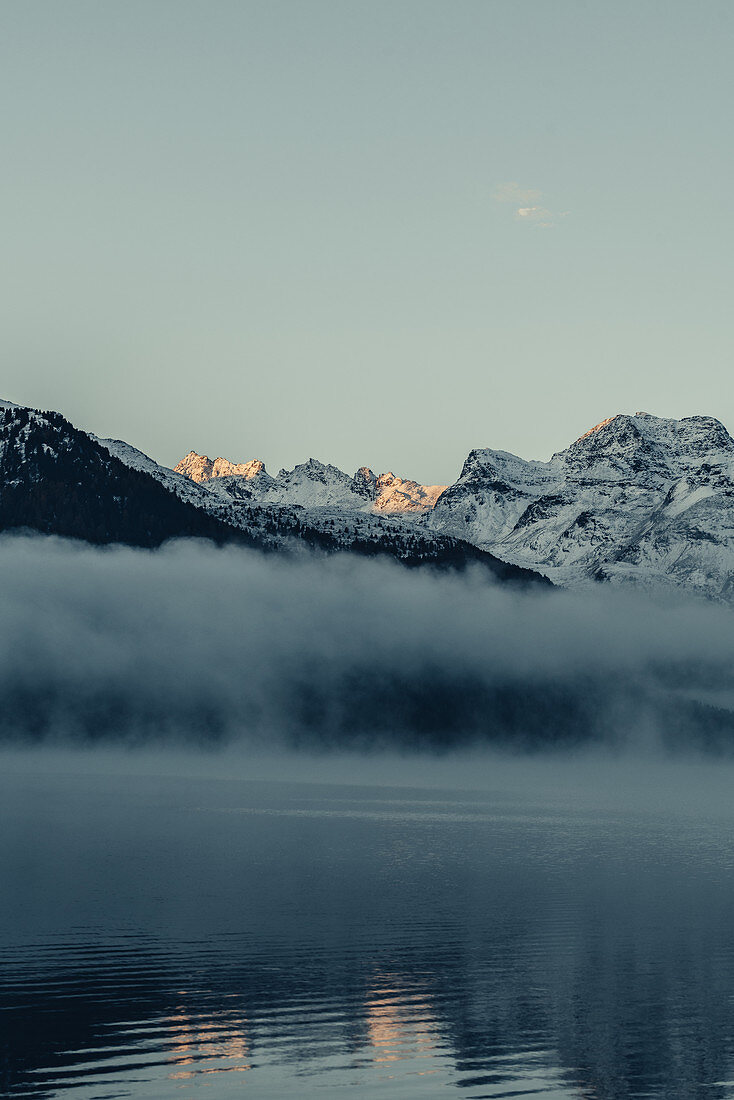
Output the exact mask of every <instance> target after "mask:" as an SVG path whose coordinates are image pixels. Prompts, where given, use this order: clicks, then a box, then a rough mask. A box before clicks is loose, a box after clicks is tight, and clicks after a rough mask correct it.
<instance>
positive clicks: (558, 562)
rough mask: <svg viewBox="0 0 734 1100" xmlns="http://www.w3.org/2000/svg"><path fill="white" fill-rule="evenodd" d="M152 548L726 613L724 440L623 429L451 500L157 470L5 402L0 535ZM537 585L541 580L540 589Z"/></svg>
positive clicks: (396, 483) (460, 488)
mask: <svg viewBox="0 0 734 1100" xmlns="http://www.w3.org/2000/svg"><path fill="white" fill-rule="evenodd" d="M19 527H25V528H31V529H34V530H39V531H44V532H46V533H55V534H60V535H66V536H70V537H77V538H84V539H87V540H88V541H91V542H98V543H105V542H124V543H128V544H130V545H142V546H153V545H159V544H160V543H161V542H162V541H165V539H167V538H171V537H180V536H189V537H190V536H201V537H206V538H210V539H213V540H214V541H217V542H225V541H236V542H240V543H242V544H245V545H249V546H254V547H259V548H261V549H265V550H289V551H291V552H292V551H293V550H294V549H297V548H298V547H300V546H305V547H308V548H309V549H311V550H317V551H321V552H332V551H336V550H349V551H352V552H357V553H361V554H369V555H375V554H384V555H388V556H391V557H394V558H397V559H398V560H401V561H403V562H404V563H405V564H408V565H421V564H431V565H441V566H451V567H460V568H461V567H464V566H465V565H467V564H470V563H478V564H481V565H482V566H483V567H484V568H486V569H487V570H488V571H489V572H490V573H492V575H493V576H494V577H495V578H496V579H498V580H503V581H521V582H528V581H531V582H535V583H543V580H544V579H545V578H547V579H548V580H551V581H553V582H554V583H556V584H559V585H561V586H563V587H570V588H578V587H584V586H588V585H592V584H594V583H595V582H599V581H606V582H610V583H612V584H623V585H637V586H642V587H644V588H646V589H651V590H661V589H662V590H673V591H675V590H681V591H686V592H690V593H695V594H698V595H702V596H706V597H708V598H712V599H715V600H719V601H723V602H732V600H734V440H732V438H731V436H730V435H729V434H728V432H727V431H726V429H725V428H724V426H723V425H722V424H721V423H720V422H719V421H718V420H716V419H714V418H713V417H708V416H692V417H686V418H684V419H681V420H672V419H665V418H661V417H656V416H651V415H650V414H648V413H636V414H634V415H627V414H619V415H617V416H613V417H611V418H610V419H608V420H604V421H603V422H602V423H601V424H598V425H596V426H595V427H594V428H592V429H590V430H589V431H587V432H585V433H584V434H583V435H581V436H580V437H579V438H578V439H577V440H576V441H575V442H573V443H572V444H571V445H570V446H569V447H567V448H566V449H565V450H563V451H560V452H558V453H557V454H554V455H553V456H552V457H551V458H550V459H549V460H548V461H547V462H539V461H526V460H524V459H521V458H518V457H517V456H515V455H512V454H509V453H508V452H505V451H500V450H494V449H491V448H482V449H477V450H473V451H471V452H470V453H469V455H468V457H467V459H466V461H465V463H464V466H463V468H462V470H461V474H460V476H459V478H458V480H457V481H456V482H454V483H453V484H452V485H448V486H442V485H422V484H420V483H418V482H415V481H410V480H406V479H403V478H401V477H397V476H395V475H394V474H393V473H382V474H375V473H374V472H373V471H372V470H371V469H370V468H369V467H367V466H363V467H361V468H360V469H359V470H357V471H356V472H355V474H354V475H349V474H347V473H345V472H343V471H342V470H340V469H338V468H337V467H336V466H332V465H327V464H324V463H322V462H319V461H316V460H315V459H309V460H308V461H307V462H304V463H302V464H300V465H297V466H296V467H295V468H294V469H293V470H281V471H280V472H279V473H278V474H277V475H276V476H272V475H271V474H269V473H268V472H267V470H266V468H265V465H264V463H263V462H261V461H260V460H258V459H246V460H245V461H242V462H231V461H229V460H228V459H224V458H221V457H218V458H216V459H214V460H212V459H210V458H208V457H207V456H206V455H202V454H199V453H197V452H196V451H190V452H189V453H188V454H187V455H186V457H185V458H184V459H182V461H181V462H180V463H179V464H178V465H177V466H176V467H175V469H169V468H168V467H165V466H162V465H160V464H159V463H157V462H155V461H154V460H153V459H151V458H149V457H148V456H147V455H145V454H143V453H142V452H141V451H138V450H136V449H135V448H134V447H132V446H130V445H129V444H128V443H125V442H123V441H120V440H111V439H99V438H97V437H96V436H93V435H89V434H87V433H85V432H82V431H80V430H79V429H76V428H74V427H73V426H72V425H71V424H70V423H69V422H68V421H67V420H65V419H64V418H63V417H62V416H61V415H60V414H59V413H56V412H41V411H39V410H31V409H27V408H24V407H20V406H17V405H12V404H11V403H9V402H2V403H0V529H8V528H19ZM545 583H547V580H546V581H545Z"/></svg>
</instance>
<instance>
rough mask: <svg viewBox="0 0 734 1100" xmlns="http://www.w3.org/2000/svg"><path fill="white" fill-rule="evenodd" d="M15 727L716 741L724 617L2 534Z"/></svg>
mask: <svg viewBox="0 0 734 1100" xmlns="http://www.w3.org/2000/svg"><path fill="white" fill-rule="evenodd" d="M0 568H1V569H2V575H3V578H4V584H3V586H2V590H1V591H0V616H1V617H2V622H3V626H4V629H3V632H2V635H1V636H0V691H1V692H2V698H3V708H2V712H1V713H0V736H1V737H2V739H3V740H6V741H10V742H12V743H16V744H17V743H18V742H24V741H25V742H32V743H37V742H39V741H52V742H55V743H59V742H68V743H73V744H79V743H93V742H94V743H96V742H100V741H101V742H105V743H108V744H116V743H123V744H141V743H142V744H149V743H151V742H156V743H159V742H170V743H178V744H183V743H188V744H192V743H194V744H201V745H208V746H213V745H221V744H228V743H231V742H239V743H246V744H250V745H259V746H261V747H269V746H270V747H272V746H274V745H275V746H278V745H290V746H293V745H300V746H302V747H322V748H326V749H330V748H339V747H355V746H356V747H364V748H370V749H375V748H381V749H382V748H393V749H394V748H415V747H421V748H432V749H436V750H440V751H447V750H449V749H452V748H455V747H457V746H461V745H467V744H482V743H489V744H497V745H505V746H508V747H512V748H520V749H527V748H532V749H538V748H547V747H560V748H566V749H567V748H570V747H575V746H580V745H585V744H588V743H601V744H605V745H609V746H617V747H628V748H629V747H631V748H637V749H639V748H640V747H642V746H645V747H647V748H654V747H655V746H660V747H665V749H666V750H671V749H673V750H675V751H677V752H681V751H689V750H690V751H700V750H713V751H717V752H721V753H725V754H728V753H730V751H731V745H732V744H734V670H733V666H732V661H731V655H732V652H734V617H733V616H732V614H731V611H730V610H729V609H727V608H724V607H719V606H716V605H715V604H711V603H702V602H700V603H693V602H684V601H683V600H681V601H680V602H678V603H674V602H668V603H666V604H661V603H655V602H653V601H652V600H651V599H650V598H648V597H647V596H645V594H644V593H641V592H634V591H632V592H619V591H613V590H608V589H605V588H604V586H601V585H599V586H596V588H592V589H589V590H588V591H585V592H582V593H577V594H570V593H567V592H563V591H561V590H558V589H550V588H549V589H548V590H547V591H537V590H529V591H526V592H522V591H518V590H516V589H513V588H507V587H504V586H501V585H492V584H491V583H488V581H487V577H486V574H484V573H482V572H473V571H472V570H471V569H469V570H467V572H466V573H464V574H459V575H457V574H451V573H439V572H437V571H434V570H431V569H421V570H409V569H406V568H404V567H402V566H399V565H396V564H395V563H392V562H389V561H369V560H364V559H360V558H357V557H352V556H349V555H340V556H337V557H334V558H324V557H318V556H312V555H307V554H305V553H303V554H300V555H299V554H293V555H290V556H264V555H262V554H259V553H256V552H252V551H246V550H242V549H238V548H226V549H217V548H215V547H213V546H211V545H209V544H206V543H201V542H197V541H195V540H190V541H180V542H178V543H171V544H169V545H168V546H167V547H164V548H163V549H162V550H161V551H158V552H151V551H144V550H133V549H129V548H122V547H113V548H108V549H99V548H92V547H89V546H86V545H84V544H81V543H73V542H64V541H62V540H58V539H53V538H42V537H22V536H15V537H5V538H2V539H0Z"/></svg>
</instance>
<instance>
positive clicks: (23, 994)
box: [0, 776, 734, 1100]
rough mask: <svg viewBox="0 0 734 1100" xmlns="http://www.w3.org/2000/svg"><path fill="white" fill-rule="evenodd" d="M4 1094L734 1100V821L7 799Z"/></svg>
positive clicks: (204, 784)
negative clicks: (193, 1092)
mask: <svg viewBox="0 0 734 1100" xmlns="http://www.w3.org/2000/svg"><path fill="white" fill-rule="evenodd" d="M0 796H1V801H0V875H1V880H0V881H1V885H2V889H1V890H0V936H1V937H2V944H3V952H2V969H1V971H0V1043H1V1044H2V1046H1V1048H0V1058H1V1061H0V1072H1V1074H2V1076H1V1077H0V1093H2V1095H3V1096H5V1095H7V1096H11V1097H53V1096H59V1097H65V1098H66V1097H69V1098H71V1097H78V1098H80V1100H81V1098H84V1100H101V1098H111V1097H124V1096H131V1097H135V1098H138V1100H141V1098H143V1097H144V1098H146V1100H147V1098H154V1097H173V1096H179V1095H180V1094H181V1092H182V1090H183V1092H184V1093H185V1091H186V1090H188V1089H192V1088H197V1087H199V1086H201V1085H206V1086H207V1087H209V1088H210V1091H209V1093H208V1095H211V1096H216V1097H218V1096H223V1097H225V1096H229V1095H233V1096H234V1095H238V1096H242V1095H245V1096H246V1095H250V1096H257V1097H261V1096H262V1097H270V1096H272V1097H281V1096H284V1095H314V1096H323V1095H333V1096H337V1095H341V1094H345V1093H347V1092H348V1091H349V1092H353V1093H354V1094H355V1095H359V1096H373V1095H374V1096H378V1095H379V1096H386V1097H393V1096H397V1097H399V1096H405V1097H410V1098H414V1100H417V1098H421V1097H430V1096H432V1095H434V1093H437V1092H439V1091H441V1090H443V1091H445V1090H446V1089H459V1090H460V1094H461V1095H463V1096H465V1097H472V1098H479V1097H487V1098H489V1097H494V1098H499V1097H509V1096H512V1097H518V1096H535V1095H539V1094H542V1095H543V1096H544V1097H554V1098H577V1100H578V1098H584V1100H592V1098H593V1100H603V1098H609V1100H616V1098H622V1097H625V1098H626V1097H659V1098H665V1100H669V1098H686V1100H688V1098H691V1097H694V1098H697V1097H701V1098H703V1097H705V1098H706V1100H724V1098H726V1097H734V950H733V946H734V924H733V918H734V877H733V876H732V845H731V838H732V827H733V825H734V818H732V817H731V816H727V815H724V816H719V817H718V818H711V819H710V820H709V819H706V818H704V817H696V818H693V817H691V816H690V815H687V816H682V815H676V813H668V814H652V813H646V814H643V813H637V814H629V813H625V814H623V813H620V812H605V813H592V812H589V811H581V810H578V809H577V810H574V811H570V810H567V809H565V808H564V807H563V805H562V804H561V802H555V803H554V802H552V801H550V802H546V804H545V805H543V806H537V805H536V806H533V805H532V804H531V802H530V801H529V800H525V802H522V801H521V800H519V799H515V800H512V799H507V798H503V799H500V798H498V797H492V796H491V795H488V796H486V798H485V797H480V796H476V797H472V796H468V795H466V794H462V795H458V796H456V797H455V798H454V797H452V796H451V794H450V793H447V792H439V793H436V794H435V795H433V794H430V793H421V792H416V791H397V790H396V791H387V792H386V791H385V790H359V789H345V788H326V787H324V788H314V787H313V786H308V785H303V786H301V787H295V786H293V785H290V786H287V785H285V784H280V785H279V784H257V783H239V782H229V783H222V782H219V783H217V782H214V781H204V780H199V781H192V780H166V781H162V780H152V779H144V780H143V779H136V780H129V779H128V780H122V779H119V778H118V779H112V778H105V779H100V778H99V777H96V778H89V779H84V778H76V779H72V778H68V777H67V778H63V777H57V778H49V777H46V778H43V777H35V778H32V779H30V778H23V777H18V776H15V777H9V776H8V777H6V778H5V779H3V780H2V783H0Z"/></svg>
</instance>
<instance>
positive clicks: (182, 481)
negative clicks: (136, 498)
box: [90, 433, 209, 507]
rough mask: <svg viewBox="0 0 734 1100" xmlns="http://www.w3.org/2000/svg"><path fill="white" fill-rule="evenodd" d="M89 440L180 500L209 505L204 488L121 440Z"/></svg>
mask: <svg viewBox="0 0 734 1100" xmlns="http://www.w3.org/2000/svg"><path fill="white" fill-rule="evenodd" d="M90 439H93V440H94V441H95V443H99V445H100V446H101V447H104V448H105V450H106V451H109V453H110V454H111V455H114V456H115V458H119V459H120V461H121V462H123V463H124V464H125V465H126V466H128V467H129V468H130V469H131V470H141V471H142V472H143V473H146V474H151V476H152V477H154V478H155V479H156V481H160V483H161V484H162V485H165V487H166V488H167V489H170V490H171V492H173V493H175V494H176V496H178V497H180V498H181V500H186V501H189V502H190V503H191V504H196V505H199V506H200V507H205V506H206V504H207V503H209V495H208V493H207V490H206V489H205V488H201V487H200V486H199V485H197V484H196V482H195V481H192V480H191V479H190V478H188V477H185V476H184V475H183V474H181V473H177V472H176V471H175V470H169V468H168V467H167V466H161V465H160V463H158V462H155V461H154V459H152V458H149V457H148V455H146V454H144V453H143V451H139V450H138V449H137V448H136V447H131V446H130V444H129V443H125V441H124V440H123V439H100V438H99V437H98V436H96V435H92V434H91V433H90Z"/></svg>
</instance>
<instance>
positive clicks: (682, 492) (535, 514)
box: [427, 413, 734, 600]
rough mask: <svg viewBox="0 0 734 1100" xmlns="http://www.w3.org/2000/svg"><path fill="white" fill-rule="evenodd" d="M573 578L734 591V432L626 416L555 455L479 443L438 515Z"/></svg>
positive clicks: (523, 559) (479, 540)
mask: <svg viewBox="0 0 734 1100" xmlns="http://www.w3.org/2000/svg"><path fill="white" fill-rule="evenodd" d="M427 522H428V525H429V526H430V528H431V529H432V530H434V531H440V532H443V533H449V532H451V533H452V534H454V535H457V536H458V535H460V536H461V537H462V538H465V539H467V540H468V541H470V542H472V543H474V544H475V545H477V546H481V547H484V548H486V549H491V551H492V552H493V553H495V554H497V555H498V556H499V557H501V558H503V559H504V560H506V561H511V562H515V563H516V564H523V565H525V566H527V567H532V568H534V569H539V570H541V571H542V572H545V573H546V574H547V575H548V576H549V577H551V578H552V579H553V580H555V581H557V582H559V583H561V584H564V585H570V586H576V585H581V584H584V583H588V582H589V581H591V580H592V579H604V580H609V581H613V582H615V583H636V584H640V585H643V586H645V587H650V588H658V587H669V588H683V589H687V590H689V591H693V592H696V593H700V594H702V595H706V596H711V597H714V598H720V599H725V600H730V599H732V598H733V597H734V440H732V438H731V436H730V435H729V434H728V432H727V431H726V429H725V428H724V426H723V425H722V424H721V423H720V422H719V421H718V420H715V419H713V418H712V417H707V416H692V417H686V418H685V419H683V420H667V419H662V418H659V417H655V416H650V415H649V414H647V413H637V414H636V415H634V416H627V415H619V416H615V417H612V418H611V419H609V420H605V421H603V422H602V423H601V424H599V425H597V426H596V427H595V428H592V429H591V431H589V432H586V433H585V434H584V435H582V436H581V437H580V438H579V439H577V440H576V442H575V443H572V444H571V446H570V447H567V448H566V450H564V451H560V452H559V453H558V454H555V455H553V457H552V458H551V459H550V461H548V462H525V461H523V460H522V459H520V458H517V457H515V456H514V455H510V454H507V453H506V452H503V451H493V450H489V449H487V450H476V451H472V452H471V454H470V455H469V457H468V458H467V460H466V462H465V463H464V468H463V470H462V472H461V476H460V478H459V480H458V481H457V482H456V483H455V484H454V485H451V486H450V487H449V488H448V489H447V490H446V492H444V493H443V494H442V495H441V496H440V497H439V498H438V500H437V502H436V506H435V508H434V509H433V510H432V512H431V514H430V516H429V517H428V520H427Z"/></svg>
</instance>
